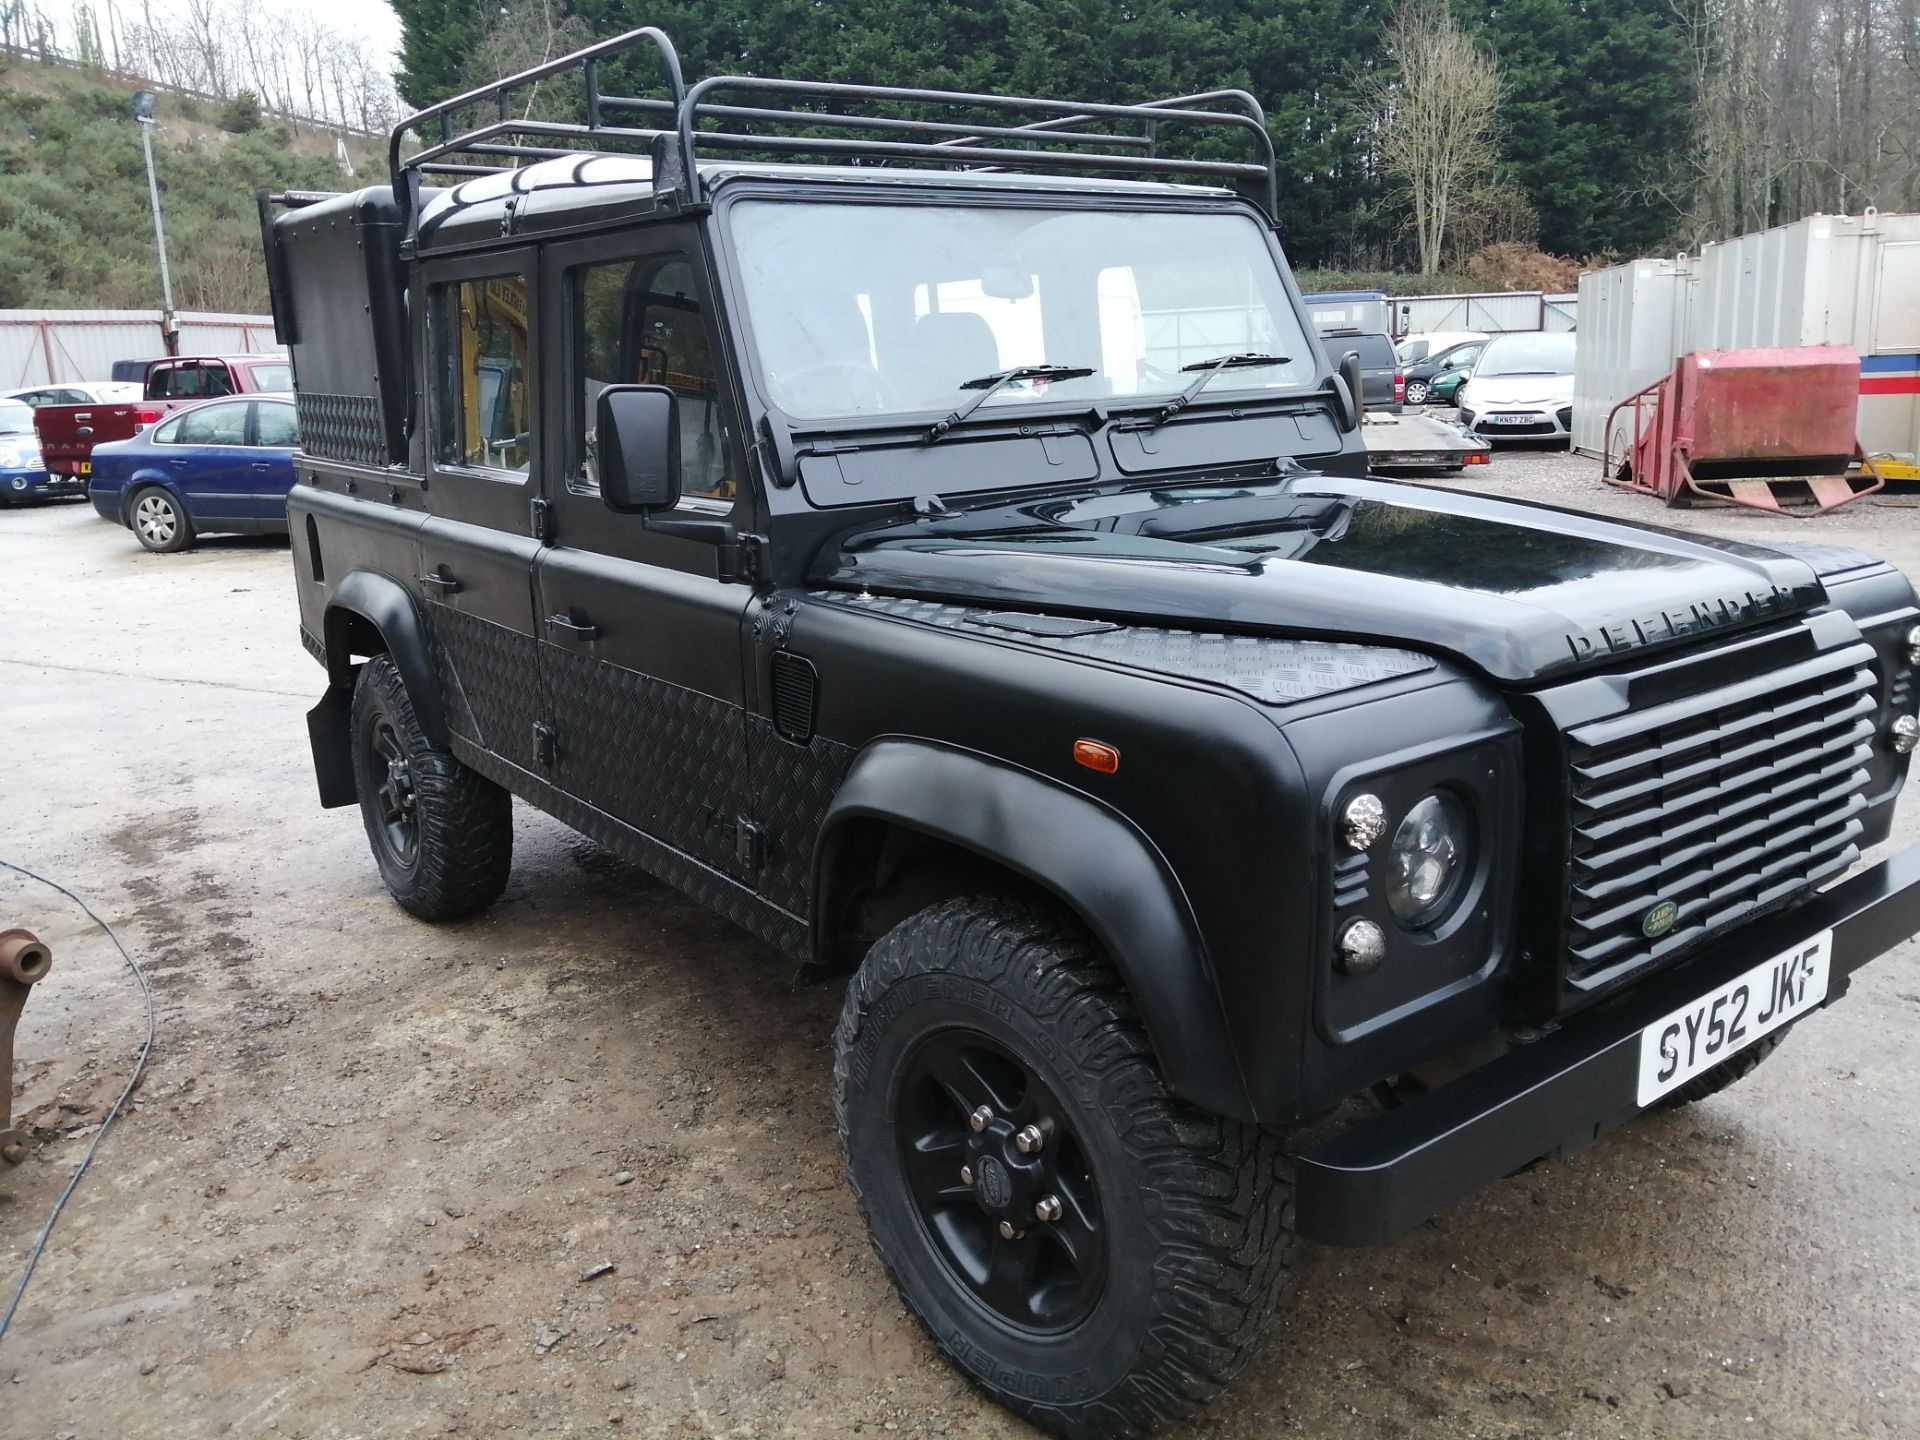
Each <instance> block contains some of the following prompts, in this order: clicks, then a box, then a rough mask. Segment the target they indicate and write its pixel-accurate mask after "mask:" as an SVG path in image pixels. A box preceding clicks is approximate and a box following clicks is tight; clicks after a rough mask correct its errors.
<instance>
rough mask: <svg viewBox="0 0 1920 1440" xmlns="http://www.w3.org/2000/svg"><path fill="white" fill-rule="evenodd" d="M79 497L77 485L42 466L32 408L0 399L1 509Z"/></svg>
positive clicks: (24, 403)
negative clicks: (16, 504) (34, 431)
mask: <svg viewBox="0 0 1920 1440" xmlns="http://www.w3.org/2000/svg"><path fill="white" fill-rule="evenodd" d="M79 494H80V486H79V485H78V484H77V483H76V482H73V481H70V480H68V479H67V478H66V477H65V476H60V477H58V478H56V477H54V476H50V475H48V474H47V468H46V466H45V465H44V464H42V463H41V460H40V437H39V436H37V435H35V434H34V433H33V407H32V406H31V405H28V404H27V403H26V402H25V401H23V400H0V508H3V507H5V506H8V505H12V504H14V503H16V502H18V501H23V500H47V499H52V498H54V497H55V496H60V495H72V496H76V497H77V496H78V495H79Z"/></svg>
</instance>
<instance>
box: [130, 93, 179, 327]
mask: <svg viewBox="0 0 1920 1440" xmlns="http://www.w3.org/2000/svg"><path fill="white" fill-rule="evenodd" d="M153 102H154V94H153V92H152V91H151V90H142V91H140V92H138V93H137V94H136V95H135V96H134V97H133V118H134V119H135V120H136V121H138V122H139V124H140V150H141V152H142V153H143V154H144V155H145V156H146V157H147V202H148V203H149V204H150V205H151V206H152V207H153V246H154V249H155V250H157V251H159V253H160V301H161V310H160V340H161V343H162V344H163V345H164V346H165V347H166V351H167V354H169V355H178V354H179V353H180V321H179V318H178V317H177V316H176V315H175V314H174V313H173V274H172V272H171V271H169V270H168V268H167V227H166V225H165V224H164V223H163V222H162V221H161V219H160V182H159V181H157V180H156V179H154V175H153Z"/></svg>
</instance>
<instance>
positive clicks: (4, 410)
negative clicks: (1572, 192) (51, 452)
mask: <svg viewBox="0 0 1920 1440" xmlns="http://www.w3.org/2000/svg"><path fill="white" fill-rule="evenodd" d="M32 433H33V407H32V406H31V405H28V404H26V403H25V402H24V401H20V400H0V435H31V434H32Z"/></svg>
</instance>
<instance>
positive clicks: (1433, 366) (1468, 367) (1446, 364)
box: [1401, 340, 1486, 405]
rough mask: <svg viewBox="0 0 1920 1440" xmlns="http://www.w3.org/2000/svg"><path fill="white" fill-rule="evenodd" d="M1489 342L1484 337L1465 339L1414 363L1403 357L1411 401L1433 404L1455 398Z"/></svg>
mask: <svg viewBox="0 0 1920 1440" xmlns="http://www.w3.org/2000/svg"><path fill="white" fill-rule="evenodd" d="M1485 346H1486V341H1484V340H1463V341H1461V342H1460V343H1459V344H1458V345H1449V346H1448V347H1447V348H1446V349H1444V350H1437V351H1435V352H1434V353H1433V354H1432V355H1429V356H1428V357H1427V358H1426V359H1425V360H1420V361H1416V362H1414V363H1413V364H1406V361H1405V360H1404V358H1403V359H1402V362H1401V363H1402V364H1403V365H1406V372H1405V373H1406V377H1407V404H1409V405H1429V404H1433V403H1435V402H1440V403H1446V402H1449V401H1451V400H1452V399H1453V398H1454V396H1455V394H1456V393H1457V392H1458V391H1459V389H1460V384H1461V382H1462V381H1464V380H1465V379H1466V378H1467V375H1468V374H1469V373H1470V372H1471V371H1472V369H1473V362H1474V361H1476V360H1478V359H1479V358H1480V351H1481V350H1482V349H1483V348H1485Z"/></svg>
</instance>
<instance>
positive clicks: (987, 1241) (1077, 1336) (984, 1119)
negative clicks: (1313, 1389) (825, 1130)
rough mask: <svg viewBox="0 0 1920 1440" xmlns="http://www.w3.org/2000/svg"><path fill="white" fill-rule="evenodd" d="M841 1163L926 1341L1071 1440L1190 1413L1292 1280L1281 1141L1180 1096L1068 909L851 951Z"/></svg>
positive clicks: (841, 1034) (1240, 1356)
mask: <svg viewBox="0 0 1920 1440" xmlns="http://www.w3.org/2000/svg"><path fill="white" fill-rule="evenodd" d="M834 1074H835V1079H836V1108H837V1112H838V1117H839V1122H840V1135H841V1142H842V1145H843V1146H844V1148H845V1152H846V1157H847V1170H848V1177H849V1180H850V1183H851V1184H852V1186H853V1189H854V1192H855V1195H856V1197H857V1198H858V1200H859V1202H860V1207H861V1209H862V1211H863V1212H864V1213H865V1215H866V1218H867V1223H868V1225H869V1227H870V1229H871V1233H872V1239H873V1244H874V1248H875V1250H876V1251H878V1253H879V1255H880V1258H881V1260H882V1261H883V1262H884V1263H885V1264H886V1267H887V1269H888V1271H889V1273H890V1274H891V1275H892V1276H893V1279H894V1283H895V1284H896V1285H898V1286H899V1288H900V1292H901V1295H902V1297H903V1298H904V1299H905V1301H906V1303H907V1305H908V1306H909V1308H911V1309H912V1310H913V1312H914V1314H915V1315H916V1316H918V1317H919V1319H920V1321H921V1322H922V1323H923V1324H924V1325H925V1326H926V1328H927V1330H928V1332H929V1333H930V1334H931V1336H932V1337H933V1340H934V1343H935V1344H937V1345H938V1346H939V1347H940V1348H941V1349H942V1350H944V1351H945V1352H946V1354H947V1355H948V1357H949V1358H950V1359H951V1360H952V1361H953V1362H954V1363H955V1364H956V1365H958V1366H959V1367H960V1368H961V1369H962V1370H964V1371H965V1372H966V1373H967V1374H968V1375H969V1376H970V1377H971V1378H972V1379H973V1380H974V1381H975V1382H976V1383H977V1384H978V1385H980V1386H981V1387H982V1388H983V1389H985V1390H986V1391H988V1392H989V1393H990V1394H991V1395H993V1397H994V1398H995V1399H997V1400H998V1401H1000V1402H1001V1403H1002V1404H1005V1405H1007V1406H1009V1407H1011V1408H1013V1409H1015V1410H1018V1411H1020V1412H1022V1413H1023V1414H1026V1415H1028V1416H1030V1417H1032V1418H1033V1419H1035V1420H1036V1421H1038V1422H1040V1423H1041V1424H1043V1425H1045V1426H1047V1427H1048V1428H1050V1429H1052V1430H1055V1431H1057V1432H1059V1433H1061V1434H1064V1435H1068V1436H1074V1437H1095V1436H1099V1437H1123V1436H1132V1435H1139V1434H1142V1433H1144V1432H1145V1431H1147V1430H1149V1429H1151V1428H1152V1427H1153V1426H1155V1425H1156V1424H1158V1423H1159V1422H1162V1421H1165V1420H1170V1419H1174V1418H1178V1417H1182V1416H1187V1415H1191V1414H1192V1413H1193V1412H1194V1411H1195V1409H1196V1408H1197V1407H1198V1405H1199V1404H1200V1403H1201V1402H1203V1401H1205V1400H1208V1399H1210V1398H1211V1397H1212V1396H1213V1395H1215V1394H1216V1393H1218V1391H1219V1389H1220V1388H1221V1386H1222V1385H1223V1384H1224V1383H1225V1381H1226V1380H1227V1379H1228V1378H1229V1377H1230V1376H1231V1375H1232V1374H1233V1373H1234V1372H1235V1371H1236V1370H1238V1369H1239V1368H1240V1366H1241V1364H1242V1363H1243V1362H1244V1361H1245V1360H1246V1358H1247V1356H1248V1355H1249V1354H1250V1353H1251V1352H1252V1351H1253V1350H1254V1348H1255V1347H1256V1346H1257V1345H1258V1344H1259V1342H1260V1339H1261V1337H1262V1335H1263V1333H1264V1331H1265V1329H1266V1326H1267V1324H1268V1322H1269V1321H1270V1320H1271V1318H1272V1317H1273V1315H1274V1313H1275V1311H1276V1309H1277V1307H1278V1306H1279V1305H1280V1303H1281V1301H1282V1299H1283V1298H1284V1296H1285V1294H1286V1291H1287V1289H1288V1281H1289V1279H1290V1273H1289V1266H1290V1264H1291V1261H1292V1257H1293V1253H1294V1248H1295V1241H1294V1235H1293V1187H1292V1183H1291V1176H1290V1173H1289V1170H1288V1167H1287V1163H1286V1160H1285V1157H1284V1155H1283V1152H1282V1149H1281V1146H1280V1144H1279V1142H1278V1140H1277V1138H1276V1137H1274V1136H1273V1135H1271V1134H1269V1133H1267V1132H1264V1131H1262V1130H1260V1129H1258V1128H1256V1127H1253V1126H1249V1125H1242V1124H1238V1123H1235V1122H1232V1121H1228V1120H1222V1119H1220V1118H1218V1117H1216V1116H1211V1115H1206V1114H1203V1113H1201V1112H1199V1111H1197V1110H1195V1109H1193V1108H1191V1107H1190V1106H1187V1105H1184V1104H1182V1103H1181V1102H1179V1101H1178V1100H1175V1099H1174V1098H1173V1097H1172V1096H1171V1095H1170V1094H1169V1093H1168V1092H1167V1089H1166V1086H1165V1083H1164V1082H1163V1081H1162V1080H1161V1078H1160V1075H1159V1072H1158V1070H1157V1069H1156V1067H1155V1065H1154V1063H1153V1058H1152V1054H1151V1050H1150V1048H1149V1046H1148V1042H1147V1038H1146V1033H1145V1031H1144V1029H1143V1028H1142V1026H1141V1024H1140V1021H1139V1019H1138V1017H1137V1016H1136V1014H1135V1013H1134V1010H1133V1007H1132V1004H1131V1003H1130V1001H1129V1000H1128V998H1127V995H1126V992H1125V990H1124V989H1123V987H1122V985H1121V982H1120V979H1119V976H1118V975H1117V974H1116V973H1115V972H1114V970H1113V969H1112V968H1111V967H1110V966H1109V965H1108V964H1106V963H1105V962H1104V961H1103V960H1102V959H1101V958H1100V957H1099V956H1098V955H1097V954H1096V953H1095V952H1094V950H1093V948H1092V946H1091V945H1090V944H1089V942H1088V940H1087V939H1086V937H1085V935H1084V934H1083V933H1082V931H1081V930H1080V928H1079V927H1078V926H1077V925H1076V924H1074V923H1073V922H1072V920H1071V918H1070V917H1067V916H1063V915H1061V914H1058V913H1056V912H1054V911H1052V910H1050V909H1047V908H1045V907H1043V906H1040V905H1037V904H1034V903H1030V902H1026V901H1021V900H1014V899H997V900H987V899H972V900H952V901H945V902H942V903H940V904H938V905H935V906H932V907H931V908H929V909H927V910H924V911H922V912H921V913H920V914H918V915H915V916H913V917H912V918H910V919H908V920H905V921H903V922H901V923H900V924H899V925H898V926H896V927H895V928H894V929H893V930H892V931H890V932H889V933H888V934H887V935H886V936H885V937H883V938H882V939H881V940H880V941H879V943H878V944H876V945H875V946H874V948H873V949H872V951H871V952H869V954H868V956H867V958H866V960H865V962H864V963H863V964H862V965H861V967H860V970H859V972H858V973H857V974H856V975H855V977H854V980H853V982H852V984H851V985H850V987H849V989H848V992H847V1001H846V1006H845V1009H844V1010H843V1012H842V1014H841V1019H840V1025H839V1029H838V1032H837V1034H836V1036H835V1062H834Z"/></svg>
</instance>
